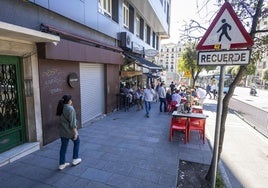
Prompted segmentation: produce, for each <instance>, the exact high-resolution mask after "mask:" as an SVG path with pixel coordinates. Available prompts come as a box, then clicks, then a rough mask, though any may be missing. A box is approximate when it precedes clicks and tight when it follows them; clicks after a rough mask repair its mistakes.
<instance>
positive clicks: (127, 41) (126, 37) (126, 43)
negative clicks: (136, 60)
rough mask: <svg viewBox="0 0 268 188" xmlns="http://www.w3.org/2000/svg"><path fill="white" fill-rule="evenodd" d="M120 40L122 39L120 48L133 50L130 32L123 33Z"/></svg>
mask: <svg viewBox="0 0 268 188" xmlns="http://www.w3.org/2000/svg"><path fill="white" fill-rule="evenodd" d="M120 39H121V45H120V47H122V48H129V49H132V41H131V35H130V34H129V33H128V32H121V33H120Z"/></svg>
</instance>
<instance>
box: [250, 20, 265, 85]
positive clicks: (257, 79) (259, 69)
mask: <svg viewBox="0 0 268 188" xmlns="http://www.w3.org/2000/svg"><path fill="white" fill-rule="evenodd" d="M258 30H268V18H263V19H262V20H261V21H260V22H259V24H258ZM258 35H259V36H260V37H261V36H264V35H267V33H259V34H258ZM263 48H264V53H263V54H262V58H261V59H259V60H258V61H257V64H256V72H255V75H254V76H253V78H252V81H251V82H253V83H254V84H256V85H258V87H261V88H263V87H264V88H266V89H268V85H266V84H265V81H264V80H263V74H264V71H265V70H267V69H268V52H267V46H263Z"/></svg>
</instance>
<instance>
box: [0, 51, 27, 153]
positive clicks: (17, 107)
mask: <svg viewBox="0 0 268 188" xmlns="http://www.w3.org/2000/svg"><path fill="white" fill-rule="evenodd" d="M23 114H24V112H23V103H22V85H21V75H20V59H19V58H18V57H13V56H0V153H2V152H4V151H6V150H8V149H10V148H13V147H15V146H18V145H20V144H22V143H24V142H25V124H24V118H23Z"/></svg>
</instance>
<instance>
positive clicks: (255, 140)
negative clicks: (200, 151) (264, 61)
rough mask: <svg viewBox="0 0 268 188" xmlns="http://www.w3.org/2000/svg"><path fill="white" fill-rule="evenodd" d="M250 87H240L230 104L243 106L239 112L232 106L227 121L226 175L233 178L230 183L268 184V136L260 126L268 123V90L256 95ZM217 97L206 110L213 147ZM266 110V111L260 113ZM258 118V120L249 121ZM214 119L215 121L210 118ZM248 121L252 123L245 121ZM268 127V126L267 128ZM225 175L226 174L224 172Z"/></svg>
mask: <svg viewBox="0 0 268 188" xmlns="http://www.w3.org/2000/svg"><path fill="white" fill-rule="evenodd" d="M249 90H250V89H249V88H242V87H237V88H236V89H235V93H234V96H233V97H232V99H231V101H230V104H229V107H230V108H231V109H236V110H237V109H239V114H240V115H239V116H240V118H236V117H237V113H233V112H234V111H233V110H230V112H229V113H228V116H227V120H226V124H225V134H224V141H223V149H222V153H221V162H220V164H222V165H220V166H219V168H220V167H221V166H224V171H225V176H226V177H228V179H229V180H230V184H229V185H226V187H235V188H240V187H241V188H244V187H249V188H251V187H254V188H256V187H260V188H262V187H265V185H267V183H268V177H267V175H266V174H267V169H268V153H267V147H268V139H267V137H265V136H264V135H262V134H260V133H259V132H258V131H256V129H254V127H255V128H256V126H257V125H260V124H258V123H260V122H261V123H265V124H264V125H265V126H267V113H268V112H267V107H268V102H267V100H266V98H267V96H268V91H261V90H258V94H257V96H256V97H254V96H250V95H249ZM216 104H217V101H216V100H210V99H207V100H206V108H207V111H206V114H207V115H208V116H209V117H210V118H209V119H208V120H209V121H208V124H207V129H206V130H207V132H206V134H207V136H208V138H209V141H210V145H211V146H212V148H213V145H214V134H215V117H216V113H215V110H216ZM260 112H262V114H261V113H260ZM245 118H248V119H250V118H251V120H252V119H254V121H255V124H253V123H251V122H250V123H249V120H246V121H245ZM210 120H212V121H210ZM245 122H248V123H245ZM266 131H267V128H266ZM222 176H224V174H223V175H222Z"/></svg>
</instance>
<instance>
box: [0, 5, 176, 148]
mask: <svg viewBox="0 0 268 188" xmlns="http://www.w3.org/2000/svg"><path fill="white" fill-rule="evenodd" d="M0 3H1V11H0V72H1V75H0V86H1V88H0V89H1V90H0V91H1V93H0V95H1V98H0V153H3V152H6V151H8V150H10V149H12V148H18V147H21V146H24V147H28V146H29V145H30V147H31V149H29V150H31V151H34V150H36V149H39V148H40V146H42V145H45V144H47V143H50V142H52V141H54V140H55V139H57V138H58V134H57V124H58V117H57V116H56V115H55V113H56V106H57V103H58V100H59V99H61V97H62V96H63V95H64V94H70V95H72V97H73V104H74V107H75V109H76V111H77V118H78V122H79V127H82V126H84V125H86V124H87V123H90V122H91V121H92V120H93V119H94V118H96V117H99V116H101V115H103V114H107V113H110V112H113V111H114V110H115V109H116V108H117V106H116V105H117V98H116V94H117V93H118V92H119V86H120V81H121V80H122V79H125V80H127V79H132V78H133V77H135V78H136V79H138V77H141V79H143V78H144V75H147V76H148V75H151V74H152V73H153V72H154V71H160V70H161V68H159V66H157V65H155V64H154V63H153V62H152V61H150V60H149V59H148V58H152V57H154V56H155V55H157V51H158V49H159V46H160V41H161V39H163V38H168V37H169V26H170V21H169V19H170V6H171V4H170V0H155V1H151V0H145V1H140V0H68V1H65V0H57V1H51V0H24V1H22V0H12V1H10V0H0ZM126 70H127V71H128V72H124V71H126ZM137 70H138V71H137ZM131 71H132V73H131ZM136 72H139V74H138V75H135V74H136ZM140 73H141V74H140ZM31 143H33V145H31Z"/></svg>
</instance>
